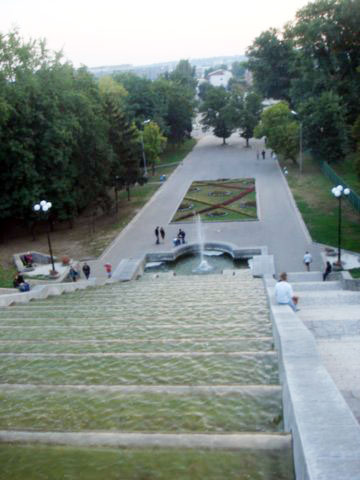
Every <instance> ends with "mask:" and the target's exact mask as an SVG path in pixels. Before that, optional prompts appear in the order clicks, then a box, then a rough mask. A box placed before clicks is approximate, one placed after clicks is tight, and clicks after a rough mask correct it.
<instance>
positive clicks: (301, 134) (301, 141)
mask: <svg viewBox="0 0 360 480" xmlns="http://www.w3.org/2000/svg"><path fill="white" fill-rule="evenodd" d="M291 113H292V114H293V115H295V116H296V117H299V114H298V113H297V112H295V111H294V110H291ZM299 127H300V130H299V170H300V174H302V171H303V124H302V121H301V120H300V119H299Z"/></svg>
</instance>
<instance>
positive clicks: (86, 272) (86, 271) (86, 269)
mask: <svg viewBox="0 0 360 480" xmlns="http://www.w3.org/2000/svg"><path fill="white" fill-rule="evenodd" d="M82 271H83V274H84V275H85V278H86V280H89V277H90V267H89V265H88V264H87V263H86V262H85V263H84V265H83V267H82Z"/></svg>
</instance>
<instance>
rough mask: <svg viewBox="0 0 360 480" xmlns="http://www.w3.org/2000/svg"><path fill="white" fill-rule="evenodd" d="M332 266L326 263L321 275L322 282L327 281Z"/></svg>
mask: <svg viewBox="0 0 360 480" xmlns="http://www.w3.org/2000/svg"><path fill="white" fill-rule="evenodd" d="M331 270H332V266H331V263H330V262H326V267H325V272H324V273H323V281H324V282H325V280H326V279H327V277H328V275H329V274H330V273H331Z"/></svg>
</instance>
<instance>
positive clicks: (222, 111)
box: [200, 87, 237, 144]
mask: <svg viewBox="0 0 360 480" xmlns="http://www.w3.org/2000/svg"><path fill="white" fill-rule="evenodd" d="M200 112H201V113H203V117H202V124H203V126H204V128H205V129H206V130H208V129H209V128H213V129H214V135H215V136H217V137H219V138H222V139H223V144H225V143H226V139H227V138H229V137H230V135H231V134H232V133H233V132H234V130H235V128H236V120H237V117H236V114H237V112H236V109H235V108H234V105H233V103H232V102H231V94H230V92H228V91H227V90H225V88H224V87H211V88H209V89H208V92H207V94H206V97H205V100H204V102H203V104H202V105H201V107H200Z"/></svg>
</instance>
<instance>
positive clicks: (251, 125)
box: [233, 90, 263, 147]
mask: <svg viewBox="0 0 360 480" xmlns="http://www.w3.org/2000/svg"><path fill="white" fill-rule="evenodd" d="M233 96H234V97H235V98H234V103H235V105H236V109H237V112H238V114H237V118H238V123H237V126H238V128H239V129H240V136H241V137H243V138H245V140H246V146H247V147H248V146H249V140H250V138H252V137H253V136H254V129H255V127H256V125H257V124H258V123H259V121H260V116H261V113H262V110H263V107H262V103H261V97H260V95H258V94H257V93H256V92H252V91H241V90H240V91H235V92H233Z"/></svg>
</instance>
